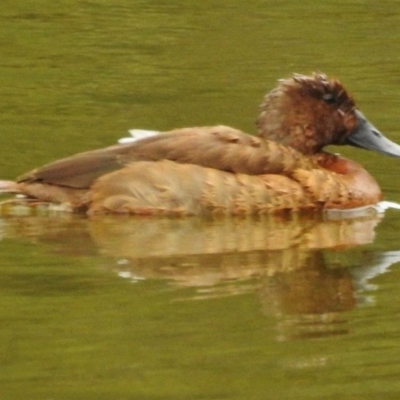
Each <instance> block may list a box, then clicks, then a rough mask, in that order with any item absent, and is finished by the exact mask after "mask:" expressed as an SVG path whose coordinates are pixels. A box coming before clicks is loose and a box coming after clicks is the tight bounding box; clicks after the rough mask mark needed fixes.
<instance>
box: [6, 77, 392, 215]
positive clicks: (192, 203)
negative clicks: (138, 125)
mask: <svg viewBox="0 0 400 400" xmlns="http://www.w3.org/2000/svg"><path fill="white" fill-rule="evenodd" d="M328 145H339V146H341V145H350V146H353V147H358V148H364V149H367V150H372V151H376V152H379V153H382V154H385V155H390V156H394V157H400V146H399V145H398V144H396V143H394V142H392V141H391V140H389V139H388V138H386V137H385V136H384V135H383V134H382V133H381V132H379V130H378V129H377V128H375V127H374V125H372V123H370V122H369V121H368V120H367V118H366V117H365V116H364V115H363V114H362V112H361V111H360V110H359V109H358V108H357V107H356V104H355V101H354V99H353V97H352V96H351V95H350V94H349V92H348V91H347V90H346V89H345V88H344V86H343V85H342V83H341V82H340V81H339V80H338V79H336V78H329V77H328V76H327V75H325V74H323V73H320V72H314V73H312V74H311V75H301V74H293V75H292V76H290V77H288V78H286V79H281V80H279V81H278V84H277V86H276V87H275V88H274V89H273V90H272V91H270V92H269V93H268V94H267V95H266V96H265V97H264V100H263V102H262V104H261V106H260V114H259V117H258V119H257V121H256V133H255V134H248V133H245V132H242V131H241V130H238V129H235V128H231V127H229V126H224V125H217V126H203V127H190V128H178V129H173V130H170V131H165V132H157V131H149V132H148V133H146V134H144V135H140V136H139V137H137V138H133V137H132V138H130V139H126V138H125V139H122V140H120V142H119V143H118V144H114V145H112V146H109V147H105V148H101V149H95V150H90V151H85V152H82V153H78V154H75V155H72V156H70V157H67V158H63V159H60V160H56V161H54V162H51V163H49V164H46V165H44V166H42V167H39V168H36V169H34V170H32V171H30V172H27V173H25V174H23V175H22V176H20V177H19V178H17V179H16V180H15V181H5V180H3V181H0V191H1V192H3V193H16V194H19V195H23V199H24V200H23V201H25V202H27V203H29V202H31V203H37V202H40V203H48V204H59V205H63V206H65V209H67V210H69V211H71V212H76V213H86V214H87V215H96V214H132V215H146V216H157V215H158V216H160V215H161V216H163V215H164V216H173V215H178V216H189V215H204V214H222V215H248V214H271V213H278V212H303V211H304V212H306V211H315V212H323V211H324V210H351V209H357V208H360V207H368V206H372V205H375V204H377V203H378V202H379V201H380V200H381V199H382V192H381V189H380V187H379V185H378V183H377V182H376V180H375V179H374V178H373V177H372V176H371V175H370V174H369V173H368V172H367V171H366V170H365V169H364V168H363V167H362V166H361V165H360V164H358V163H357V162H355V161H352V160H350V159H347V158H344V157H342V156H340V155H338V154H334V153H330V152H328V151H326V150H325V147H326V146H328ZM20 198H21V196H19V200H18V201H21V199H20Z"/></svg>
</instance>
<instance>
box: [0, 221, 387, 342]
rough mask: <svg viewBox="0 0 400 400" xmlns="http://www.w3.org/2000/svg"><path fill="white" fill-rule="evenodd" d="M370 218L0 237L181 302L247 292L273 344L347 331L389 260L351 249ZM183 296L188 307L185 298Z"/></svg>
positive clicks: (83, 228) (39, 230) (137, 224)
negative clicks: (150, 286)
mask: <svg viewBox="0 0 400 400" xmlns="http://www.w3.org/2000/svg"><path fill="white" fill-rule="evenodd" d="M380 219H381V217H380V216H379V215H376V214H375V215H369V216H364V217H359V218H354V219H338V220H329V219H324V218H322V217H316V216H308V217H300V216H293V215H291V216H280V217H271V216H269V217H257V218H255V217H252V218H243V219H230V218H229V219H228V218H226V219H224V218H221V219H209V220H206V219H201V218H190V219H184V220H183V219H161V220H160V219H159V220H155V219H143V218H140V219H132V218H127V217H116V216H113V217H110V216H109V217H95V218H91V219H86V218H78V217H76V216H69V217H65V216H64V217H63V218H59V217H57V216H56V217H55V218H51V217H50V218H48V217H47V218H45V219H44V218H43V217H23V218H15V217H13V218H6V219H3V220H1V221H2V223H3V226H2V236H3V237H9V238H10V237H14V238H15V237H18V238H20V237H21V236H28V237H31V238H32V239H34V240H35V242H37V243H41V244H43V245H44V246H47V247H49V246H50V247H51V251H57V252H58V253H61V254H69V255H77V256H93V255H96V256H97V255H99V254H100V255H101V260H102V261H101V262H102V264H104V265H105V266H106V268H108V269H111V270H112V271H114V272H115V273H116V274H118V276H120V277H122V278H125V279H129V280H131V281H132V282H140V281H143V280H163V281H165V282H167V283H168V285H170V286H172V287H175V288H192V289H193V290H191V291H190V293H191V294H190V295H189V296H190V297H189V298H190V299H206V298H210V297H219V296H232V295H240V294H245V293H252V292H254V293H257V295H258V296H259V299H260V304H261V309H262V311H263V313H264V314H265V315H266V316H268V318H269V317H271V318H276V319H277V325H276V326H277V329H278V338H279V339H281V340H286V339H293V338H296V337H314V336H325V335H337V334H345V333H346V332H347V330H348V326H347V324H346V318H347V317H346V313H343V311H348V310H351V309H353V308H354V307H355V306H356V305H357V304H360V303H361V302H362V301H360V298H362V293H363V291H364V292H365V288H366V285H368V279H370V278H372V277H373V276H375V275H376V274H378V273H382V272H384V271H385V270H386V268H387V267H388V266H389V265H390V264H391V263H392V262H393V258H392V259H391V261H386V264H385V265H386V267H379V262H378V260H376V262H374V260H373V258H374V256H373V255H371V254H369V253H368V252H366V251H365V250H363V249H362V248H360V247H359V246H360V245H364V244H368V243H371V242H372V241H373V240H374V235H375V234H374V229H375V227H376V226H377V224H378V223H379V222H380ZM344 250H345V251H344ZM350 267H351V268H350ZM365 277H367V278H365ZM180 293H182V292H180ZM360 294H361V296H360ZM184 296H185V297H184V299H188V297H187V296H188V292H187V291H185V292H184Z"/></svg>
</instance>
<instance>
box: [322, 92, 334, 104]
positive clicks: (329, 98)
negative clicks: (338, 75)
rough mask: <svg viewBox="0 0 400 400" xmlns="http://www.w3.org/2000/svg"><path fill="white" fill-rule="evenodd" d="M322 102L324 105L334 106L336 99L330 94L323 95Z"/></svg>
mask: <svg viewBox="0 0 400 400" xmlns="http://www.w3.org/2000/svg"><path fill="white" fill-rule="evenodd" d="M322 100H324V102H325V103H326V104H334V103H336V98H335V96H333V94H331V93H327V94H324V95H323V96H322Z"/></svg>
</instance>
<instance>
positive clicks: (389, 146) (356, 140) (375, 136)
mask: <svg viewBox="0 0 400 400" xmlns="http://www.w3.org/2000/svg"><path fill="white" fill-rule="evenodd" d="M356 115H357V119H358V121H359V125H358V129H357V130H356V131H355V132H353V133H352V134H351V135H350V136H348V138H347V144H349V145H351V146H356V147H361V148H363V149H367V150H373V151H377V152H378V153H383V154H387V155H390V156H393V157H400V146H399V145H398V144H396V143H394V142H392V141H391V140H389V139H387V138H386V137H385V136H383V135H382V133H380V132H379V131H378V129H376V128H375V127H374V126H373V125H372V124H371V123H370V122H369V121H368V120H367V119H366V118H365V117H364V115H363V114H362V113H361V112H360V111H358V110H357V111H356Z"/></svg>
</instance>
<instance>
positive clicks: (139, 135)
mask: <svg viewBox="0 0 400 400" xmlns="http://www.w3.org/2000/svg"><path fill="white" fill-rule="evenodd" d="M128 132H129V133H130V134H131V137H124V138H121V139H119V140H118V143H119V144H127V143H134V142H137V141H138V140H142V139H146V138H148V137H152V136H157V135H158V134H159V133H160V132H159V131H147V130H145V129H130V130H129V131H128Z"/></svg>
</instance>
